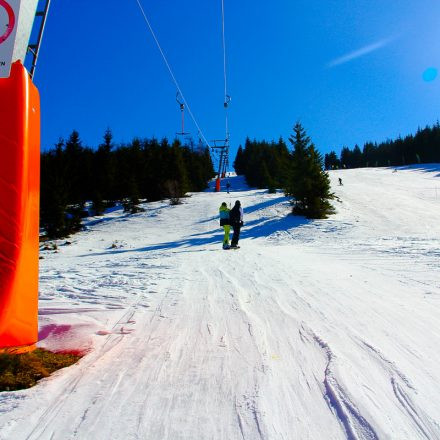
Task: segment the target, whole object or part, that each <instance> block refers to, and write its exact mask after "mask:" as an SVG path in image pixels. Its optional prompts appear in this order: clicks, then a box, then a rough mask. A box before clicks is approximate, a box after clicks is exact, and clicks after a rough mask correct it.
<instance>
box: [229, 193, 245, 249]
mask: <svg viewBox="0 0 440 440" xmlns="http://www.w3.org/2000/svg"><path fill="white" fill-rule="evenodd" d="M229 223H230V224H231V226H232V228H233V229H234V235H233V236H232V241H231V248H232V249H237V248H238V247H239V246H238V240H239V238H240V230H241V227H242V226H243V208H242V207H241V203H240V200H237V201H236V202H235V205H234V207H233V208H232V209H231V210H230V211H229Z"/></svg>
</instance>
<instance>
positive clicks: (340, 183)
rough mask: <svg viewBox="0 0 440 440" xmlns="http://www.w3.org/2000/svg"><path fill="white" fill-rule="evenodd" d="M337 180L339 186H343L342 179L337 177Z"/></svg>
mask: <svg viewBox="0 0 440 440" xmlns="http://www.w3.org/2000/svg"><path fill="white" fill-rule="evenodd" d="M338 179H339V186H343V185H342V179H341V178H340V177H338Z"/></svg>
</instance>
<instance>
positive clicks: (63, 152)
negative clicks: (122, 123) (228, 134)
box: [40, 130, 214, 238]
mask: <svg viewBox="0 0 440 440" xmlns="http://www.w3.org/2000/svg"><path fill="white" fill-rule="evenodd" d="M213 176H214V169H213V164H212V161H211V156H210V152H209V149H208V148H204V147H195V146H194V145H193V144H192V143H190V144H189V145H182V144H181V143H180V141H179V140H174V141H173V142H172V143H169V141H168V140H167V139H162V140H161V141H158V140H157V139H133V141H132V142H131V143H129V144H122V145H118V146H115V145H114V144H113V136H112V133H111V131H110V130H107V131H106V132H105V135H104V138H103V143H102V144H101V145H99V146H98V148H95V149H92V148H90V147H85V146H83V145H82V142H81V139H80V136H79V133H78V132H77V131H73V132H72V133H71V135H70V136H69V138H68V139H67V140H66V141H64V140H60V141H59V142H58V143H57V145H56V146H55V148H53V149H51V150H49V151H46V152H43V153H42V155H41V209H40V217H41V218H40V220H41V222H40V223H41V226H42V227H43V228H44V230H45V231H46V234H47V236H48V237H49V238H60V237H65V236H67V235H69V234H70V233H72V232H75V231H77V230H79V229H80V228H81V219H82V218H83V217H86V216H87V215H89V214H91V215H102V214H103V213H104V210H105V209H106V208H109V207H112V206H114V205H115V204H116V203H117V202H120V203H122V204H123V206H124V210H125V211H127V212H131V213H135V212H138V211H139V210H141V208H140V207H139V203H140V200H141V199H143V200H146V201H148V202H152V201H157V200H163V199H170V200H171V203H174V204H177V203H179V201H180V199H181V198H182V197H183V196H184V195H185V194H186V193H187V192H189V191H194V192H196V191H202V190H204V189H205V188H206V187H207V183H208V181H209V180H210V179H211V178H212V177H213ZM86 202H92V203H91V206H89V205H86ZM86 208H87V209H86Z"/></svg>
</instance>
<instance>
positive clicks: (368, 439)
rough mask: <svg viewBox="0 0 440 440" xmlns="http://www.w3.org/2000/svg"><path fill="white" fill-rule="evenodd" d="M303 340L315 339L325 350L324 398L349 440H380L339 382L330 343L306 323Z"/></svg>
mask: <svg viewBox="0 0 440 440" xmlns="http://www.w3.org/2000/svg"><path fill="white" fill-rule="evenodd" d="M299 331H300V334H301V337H302V340H308V341H314V342H315V343H316V344H317V345H318V346H319V347H320V348H321V349H322V351H323V354H324V356H325V357H326V360H327V362H326V366H325V371H324V380H323V384H324V391H325V394H324V398H325V400H326V401H327V403H328V405H329V407H330V408H331V410H332V411H333V412H334V413H335V415H336V416H337V417H338V419H339V421H340V423H341V425H342V426H343V427H344V429H345V432H346V435H347V439H348V440H379V436H378V435H377V433H376V432H375V430H374V428H373V427H372V425H371V424H370V423H369V422H368V421H367V420H366V418H365V417H364V416H363V415H362V414H361V412H360V410H359V409H358V408H357V407H356V404H355V403H354V402H353V400H352V398H350V396H349V394H348V393H347V391H346V390H345V389H344V387H343V386H342V385H341V384H340V383H339V382H338V380H337V376H336V374H335V371H334V369H335V363H336V356H335V355H334V353H333V352H332V350H331V349H330V347H329V345H328V344H327V343H326V342H325V341H324V340H323V339H322V338H321V337H319V336H318V335H316V334H315V333H314V332H313V330H311V329H310V328H308V327H307V326H306V324H304V323H303V324H302V325H301V327H300V329H299Z"/></svg>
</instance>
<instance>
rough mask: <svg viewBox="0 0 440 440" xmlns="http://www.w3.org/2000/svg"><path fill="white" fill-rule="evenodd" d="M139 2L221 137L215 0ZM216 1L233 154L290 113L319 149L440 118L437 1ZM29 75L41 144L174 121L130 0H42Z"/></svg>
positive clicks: (281, 129)
mask: <svg viewBox="0 0 440 440" xmlns="http://www.w3.org/2000/svg"><path fill="white" fill-rule="evenodd" d="M141 2H142V4H143V6H144V8H145V11H146V13H147V16H148V18H149V20H150V22H151V24H152V26H153V28H154V30H155V32H156V34H157V37H158V39H159V41H160V44H161V45H162V47H163V50H164V52H165V54H166V56H167V57H168V60H169V62H170V65H171V67H172V69H173V70H174V73H175V75H176V78H177V80H178V82H179V83H180V86H181V88H182V91H183V93H184V95H185V98H186V99H187V101H188V104H189V105H190V107H191V109H192V111H193V113H194V115H195V117H196V119H197V121H198V123H199V125H200V127H201V128H202V130H203V132H204V134H205V136H206V138H207V139H208V140H211V139H220V138H223V137H224V118H223V117H224V110H223V93H224V88H223V64H222V62H223V58H222V48H221V1H220V0H209V1H207V0H186V1H177V0H170V1H167V2H165V1H154V2H153V1H151V0H141ZM225 12H226V44H227V51H228V82H229V86H228V91H229V94H230V95H231V97H232V101H231V105H230V132H231V147H232V148H231V149H232V156H234V155H235V150H236V148H237V147H238V145H239V144H243V142H244V140H245V138H246V136H249V137H251V138H256V139H266V140H271V139H277V138H278V137H279V136H283V137H284V138H285V139H287V138H288V136H289V135H290V133H291V131H292V126H293V124H294V123H295V122H296V121H297V120H301V122H302V123H303V125H304V127H305V128H306V130H307V132H308V134H309V135H310V136H311V138H312V140H313V141H314V143H315V145H316V146H317V147H318V148H319V150H320V151H321V152H323V153H325V152H328V151H329V150H331V149H334V150H336V151H337V152H339V151H340V149H341V148H342V146H344V145H347V146H349V147H353V146H354V145H355V144H356V143H357V144H360V145H362V144H363V143H364V142H366V141H368V140H372V141H381V140H385V139H386V138H394V137H396V136H398V135H399V134H401V135H405V134H408V133H411V132H414V131H415V130H416V129H417V127H418V126H425V125H426V124H432V123H434V122H435V121H436V120H437V119H439V118H440V99H439V98H440V77H438V76H437V77H436V75H435V72H436V70H433V69H440V19H439V17H440V2H438V1H434V0H429V1H428V0H418V1H416V0H413V1H410V0H394V1H393V0H391V1H383V0H382V1H379V0H325V1H318V0H317V1H312V0H296V1H293V0H274V1H273V2H268V1H263V0H252V1H251V0H241V1H232V0H225ZM427 69H431V70H429V71H427ZM433 73H434V74H433ZM433 77H434V78H433ZM35 83H36V85H37V87H38V88H39V90H40V94H41V103H42V147H43V148H44V149H46V148H48V147H51V146H53V144H55V142H56V141H57V140H58V138H59V137H67V136H68V135H69V134H70V132H71V131H72V130H73V129H76V130H78V131H79V133H80V136H81V138H82V140H83V142H84V144H85V145H90V146H97V145H98V144H99V143H100V142H101V139H102V135H103V133H104V131H105V129H106V128H107V127H110V128H111V129H112V131H113V134H114V138H115V141H116V142H123V141H127V142H128V141H130V140H131V139H132V138H133V137H134V136H140V137H152V136H156V137H158V138H161V137H163V136H167V137H169V138H173V137H174V134H175V132H177V131H179V130H180V111H179V108H178V105H177V103H176V101H175V95H176V88H175V86H174V84H173V82H172V80H171V79H170V76H169V73H168V71H167V69H166V67H165V65H164V63H163V60H162V58H161V56H160V53H159V51H158V49H157V47H156V46H155V43H154V41H153V38H152V36H151V34H150V33H149V31H148V28H147V26H146V23H145V21H144V19H143V17H142V15H141V12H140V10H139V7H138V5H137V2H136V0H124V1H120V0H106V1H90V0H62V1H60V0H53V1H52V6H51V10H50V15H49V18H48V22H47V27H46V32H45V35H44V40H43V45H42V48H41V53H40V58H39V64H38V67H37V71H36V76H35ZM186 120H187V124H186V127H185V128H186V131H190V132H192V133H193V134H194V136H197V129H196V128H195V126H194V124H193V123H192V122H191V120H190V118H189V116H188V115H186Z"/></svg>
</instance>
